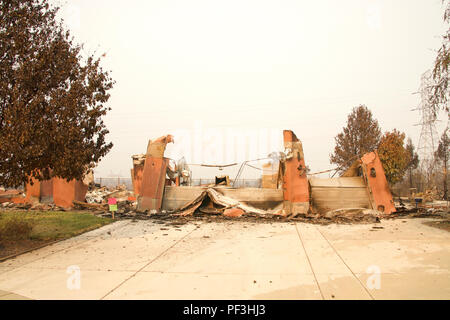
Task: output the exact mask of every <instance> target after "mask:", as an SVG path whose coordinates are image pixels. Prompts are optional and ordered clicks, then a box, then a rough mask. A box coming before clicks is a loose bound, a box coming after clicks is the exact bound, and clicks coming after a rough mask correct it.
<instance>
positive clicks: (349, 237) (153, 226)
mask: <svg viewBox="0 0 450 320" xmlns="http://www.w3.org/2000/svg"><path fill="white" fill-rule="evenodd" d="M428 220H429V219H404V220H391V221H382V223H379V224H374V225H371V224H368V225H367V224H366V225H329V226H318V225H311V224H304V223H278V222H274V223H258V224H256V223H244V222H238V221H233V222H219V223H205V222H200V221H198V222H194V223H189V224H185V225H182V226H179V227H178V226H173V225H169V226H167V225H163V224H157V223H155V222H152V221H138V222H132V221H129V220H127V221H118V222H116V223H114V224H112V225H108V226H105V227H103V228H101V229H97V230H94V231H92V232H89V233H86V234H83V235H81V236H78V237H75V238H72V239H69V240H66V241H63V242H59V243H56V244H54V245H52V246H48V247H45V248H42V249H40V250H37V251H34V252H31V253H28V254H25V255H22V256H19V257H17V258H15V259H12V260H8V261H5V262H3V263H1V264H0V299H21V298H25V297H27V298H31V299H450V233H449V232H447V231H444V230H440V229H436V228H432V227H429V226H426V225H424V224H423V223H422V222H424V221H428ZM373 227H377V228H376V229H375V228H373ZM379 227H382V228H379Z"/></svg>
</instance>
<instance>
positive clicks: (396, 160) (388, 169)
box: [378, 129, 410, 185]
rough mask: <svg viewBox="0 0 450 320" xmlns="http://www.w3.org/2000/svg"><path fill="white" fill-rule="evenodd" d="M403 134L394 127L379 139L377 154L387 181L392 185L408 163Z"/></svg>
mask: <svg viewBox="0 0 450 320" xmlns="http://www.w3.org/2000/svg"><path fill="white" fill-rule="evenodd" d="M404 140H405V134H404V133H402V132H400V131H398V130H396V129H394V130H393V131H392V132H386V133H385V134H384V135H383V136H382V137H381V139H380V144H379V146H378V155H379V157H380V160H381V163H382V165H383V169H384V173H385V175H386V179H387V181H388V182H389V183H390V184H391V185H394V184H395V183H397V182H399V181H400V180H402V179H403V176H404V175H405V172H406V169H407V168H408V165H409V164H410V158H409V154H408V151H407V150H406V148H405V147H404V145H403V144H404Z"/></svg>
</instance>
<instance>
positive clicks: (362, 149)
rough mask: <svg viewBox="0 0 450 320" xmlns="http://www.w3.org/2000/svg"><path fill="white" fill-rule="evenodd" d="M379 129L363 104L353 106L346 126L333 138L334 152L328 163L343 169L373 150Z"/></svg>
mask: <svg viewBox="0 0 450 320" xmlns="http://www.w3.org/2000/svg"><path fill="white" fill-rule="evenodd" d="M380 136H381V130H380V127H379V125H378V121H377V120H376V119H374V118H373V116H372V112H371V111H370V110H369V109H368V108H367V107H366V106H364V105H360V106H359V107H355V108H353V110H352V112H351V113H350V115H349V116H348V118H347V126H346V127H344V128H343V129H342V132H341V133H339V134H338V135H337V136H336V137H335V138H334V140H335V142H336V146H335V148H334V153H333V154H332V155H330V163H334V164H337V165H338V166H339V168H340V170H339V171H341V172H342V171H345V169H347V168H348V167H349V166H350V165H351V164H352V163H353V161H355V160H357V158H360V157H362V156H363V155H364V154H365V153H367V152H371V151H373V150H375V149H376V148H377V146H378V143H379V141H380Z"/></svg>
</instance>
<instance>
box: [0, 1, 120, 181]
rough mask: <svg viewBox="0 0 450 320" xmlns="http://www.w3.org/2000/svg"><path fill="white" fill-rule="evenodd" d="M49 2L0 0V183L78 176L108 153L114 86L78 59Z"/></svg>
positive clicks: (92, 64) (92, 61) (88, 61)
mask: <svg viewBox="0 0 450 320" xmlns="http://www.w3.org/2000/svg"><path fill="white" fill-rule="evenodd" d="M57 11H58V8H56V7H51V6H50V5H49V4H48V2H47V0H0V185H4V186H19V185H21V184H23V183H26V182H27V181H28V179H29V178H30V177H35V178H38V179H48V178H49V177H50V176H51V175H52V176H58V177H62V178H65V179H67V180H70V179H73V178H76V179H79V178H82V177H83V175H84V173H85V172H86V169H87V168H92V167H93V166H94V165H95V164H96V163H97V162H98V161H100V159H101V158H102V157H103V156H105V155H106V154H107V153H108V152H109V150H110V149H111V148H112V143H106V141H105V135H106V134H107V133H108V130H107V129H106V127H105V125H104V123H103V120H102V116H104V115H105V114H106V112H107V111H108V110H110V108H108V107H107V106H106V103H107V101H108V99H109V97H110V94H109V93H108V91H109V90H110V89H111V88H112V87H113V84H114V81H113V80H112V79H111V77H110V76H109V73H108V72H106V71H103V69H102V68H101V67H100V59H97V58H95V57H94V56H93V55H89V56H87V57H85V58H83V56H82V46H80V45H78V44H75V43H74V41H73V38H72V37H71V36H70V33H69V31H66V30H65V29H64V27H63V25H62V24H61V23H60V22H58V21H57V20H56V18H55V15H56V13H57Z"/></svg>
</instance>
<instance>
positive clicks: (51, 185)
mask: <svg viewBox="0 0 450 320" xmlns="http://www.w3.org/2000/svg"><path fill="white" fill-rule="evenodd" d="M32 182H33V184H31V183H28V184H27V185H26V186H25V190H26V196H25V201H26V202H28V203H36V202H41V203H54V204H55V205H57V206H59V207H63V208H71V207H73V201H74V200H76V201H83V202H84V201H85V197H86V192H87V190H88V185H87V184H86V183H85V182H83V181H82V180H75V179H73V180H70V181H67V180H66V179H62V178H58V177H53V178H51V179H50V180H42V181H39V180H37V179H34V178H33V179H32Z"/></svg>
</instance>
